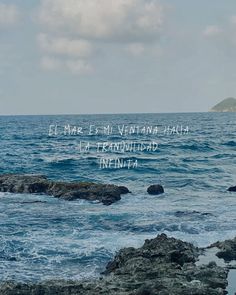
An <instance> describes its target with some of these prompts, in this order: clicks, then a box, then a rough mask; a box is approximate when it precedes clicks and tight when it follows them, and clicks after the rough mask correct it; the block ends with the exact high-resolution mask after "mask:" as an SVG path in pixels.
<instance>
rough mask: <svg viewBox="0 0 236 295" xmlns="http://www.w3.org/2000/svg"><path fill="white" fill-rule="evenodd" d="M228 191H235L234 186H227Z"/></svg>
mask: <svg viewBox="0 0 236 295" xmlns="http://www.w3.org/2000/svg"><path fill="white" fill-rule="evenodd" d="M228 191H229V192H236V186H231V187H229V188H228Z"/></svg>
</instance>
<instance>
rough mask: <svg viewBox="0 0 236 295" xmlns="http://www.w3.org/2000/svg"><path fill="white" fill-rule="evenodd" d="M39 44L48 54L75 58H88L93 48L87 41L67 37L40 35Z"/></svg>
mask: <svg viewBox="0 0 236 295" xmlns="http://www.w3.org/2000/svg"><path fill="white" fill-rule="evenodd" d="M38 42H39V46H40V48H41V49H42V50H43V51H45V52H48V53H54V54H59V55H68V56H72V57H73V56H75V57H87V56H89V55H91V53H92V46H91V44H90V42H88V41H87V40H79V39H68V38H65V37H56V38H53V37H50V36H48V35H46V34H42V33H41V34H39V36H38Z"/></svg>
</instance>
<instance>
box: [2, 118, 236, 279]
mask: <svg viewBox="0 0 236 295" xmlns="http://www.w3.org/2000/svg"><path fill="white" fill-rule="evenodd" d="M50 124H54V125H55V124H57V125H58V126H59V127H58V128H59V131H61V130H63V126H65V125H67V124H71V125H76V126H82V127H83V128H84V130H85V131H86V132H85V134H83V135H74V136H65V135H63V134H58V135H57V136H49V135H48V129H49V125H50ZM123 124H124V125H127V126H131V125H132V126H134V125H136V126H158V129H159V132H158V134H154V135H145V134H139V135H137V134H133V135H126V136H120V135H119V134H116V133H115V132H114V133H115V134H113V135H112V136H107V135H104V134H100V133H99V134H97V135H88V134H87V130H88V126H89V125H96V126H99V127H100V128H101V127H102V126H107V125H113V126H118V125H123ZM177 125H178V126H181V125H182V126H183V127H186V126H188V127H189V132H188V133H187V134H182V135H181V134H166V133H164V130H165V127H167V126H177ZM60 128H61V129H60ZM59 133H60V132H59ZM81 140H82V141H90V142H91V143H92V144H95V143H96V142H98V141H99V142H106V141H121V140H135V141H136V142H147V141H156V142H158V144H159V147H158V150H156V151H154V152H147V151H146V152H135V153H126V154H122V153H115V154H108V153H106V154H103V155H104V156H109V157H113V156H114V157H117V156H119V157H125V158H126V159H128V158H131V159H132V160H138V167H137V168H135V169H127V168H123V169H114V168H112V169H99V157H101V156H102V154H97V153H96V152H95V150H94V148H92V149H91V150H90V152H88V153H80V152H79V150H78V145H79V142H80V141H81ZM0 159H1V161H0V172H1V173H9V172H10V173H37V174H44V175H46V176H48V177H49V178H52V179H57V180H69V181H72V180H78V181H91V180H92V181H96V182H104V183H114V184H119V185H125V186H127V187H128V188H129V189H130V190H131V191H132V194H129V195H124V196H123V197H122V200H121V201H119V202H117V203H115V204H113V205H111V206H109V207H107V206H104V205H102V204H99V203H97V202H88V201H84V200H78V201H74V202H67V201H63V200H58V199H54V198H53V197H49V196H40V195H17V194H6V193H1V194H0V237H1V238H0V280H9V279H15V280H17V281H36V280H43V279H51V278H70V279H71V278H72V279H80V278H88V277H96V276H98V275H99V273H100V272H101V271H102V270H104V267H105V265H106V263H107V262H108V261H109V260H111V259H112V257H113V255H114V253H115V252H116V251H117V250H119V249H120V248H123V247H127V246H135V247H138V246H141V245H142V244H143V242H144V240H145V239H146V238H153V237H155V236H156V235H157V234H159V233H162V232H165V233H166V234H168V235H169V236H173V237H177V238H181V239H183V240H186V241H190V242H193V243H194V244H195V245H198V246H207V245H209V244H211V243H213V242H215V241H217V240H224V239H228V238H233V237H234V236H235V235H236V215H235V210H236V193H230V192H227V188H228V187H229V186H231V185H236V114H233V113H222V114H220V113H192V114H132V115H83V116H82V115H80V116H76V115H74V116H18V117H0ZM153 183H160V184H162V185H163V186H164V188H165V194H164V195H162V196H149V195H148V194H147V193H146V189H147V187H148V186H149V185H150V184H153ZM35 200H38V201H42V202H38V203H32V201H35ZM27 202H28V203H27Z"/></svg>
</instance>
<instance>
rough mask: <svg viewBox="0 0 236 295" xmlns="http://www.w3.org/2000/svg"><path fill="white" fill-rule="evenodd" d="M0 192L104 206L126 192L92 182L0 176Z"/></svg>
mask: <svg viewBox="0 0 236 295" xmlns="http://www.w3.org/2000/svg"><path fill="white" fill-rule="evenodd" d="M0 191H1V192H10V193H19V194H21V193H29V194H34V193H37V194H47V195H52V196H54V197H56V198H60V199H64V200H68V201H73V200H76V199H85V200H89V201H95V200H98V201H100V202H102V203H103V204H104V205H111V204H112V203H114V202H117V201H119V200H120V199H121V194H124V193H126V191H128V189H127V188H125V187H122V189H121V188H120V187H118V186H116V185H107V184H97V183H92V182H71V183H69V182H58V181H52V180H49V179H47V178H46V177H45V176H42V175H20V174H4V175H0Z"/></svg>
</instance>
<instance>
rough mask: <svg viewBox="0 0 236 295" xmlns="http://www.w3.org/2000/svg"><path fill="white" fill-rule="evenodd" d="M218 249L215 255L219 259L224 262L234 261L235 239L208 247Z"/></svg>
mask: <svg viewBox="0 0 236 295" xmlns="http://www.w3.org/2000/svg"><path fill="white" fill-rule="evenodd" d="M210 247H211V248H212V247H217V248H219V249H220V251H219V252H217V253H216V255H217V256H218V257H219V258H223V259H224V260H225V261H226V262H230V261H232V260H236V237H235V238H234V239H232V240H226V241H224V242H216V243H214V244H212V245H211V246H210Z"/></svg>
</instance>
